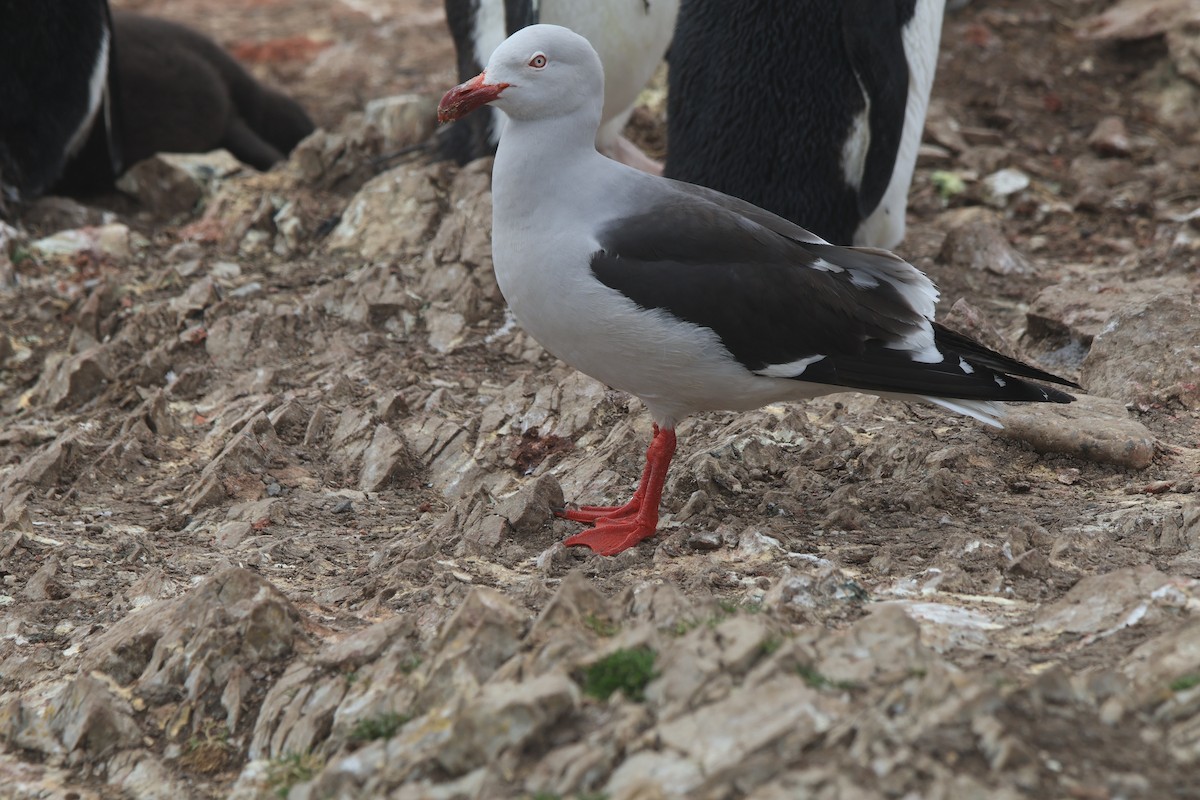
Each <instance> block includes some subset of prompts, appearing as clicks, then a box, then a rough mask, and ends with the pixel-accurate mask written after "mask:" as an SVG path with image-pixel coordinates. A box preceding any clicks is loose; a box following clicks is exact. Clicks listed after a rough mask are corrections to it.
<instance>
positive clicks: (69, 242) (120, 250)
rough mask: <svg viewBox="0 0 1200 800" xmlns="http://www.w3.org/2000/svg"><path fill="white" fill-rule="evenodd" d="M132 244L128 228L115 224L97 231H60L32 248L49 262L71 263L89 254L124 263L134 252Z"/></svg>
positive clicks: (32, 245)
mask: <svg viewBox="0 0 1200 800" xmlns="http://www.w3.org/2000/svg"><path fill="white" fill-rule="evenodd" d="M130 245H131V237H130V233H129V228H128V226H126V225H123V224H122V223H119V222H113V223H109V224H108V225H101V226H99V227H96V228H75V229H72V230H66V231H59V232H58V233H56V234H54V235H53V236H47V237H45V238H43V239H38V240H37V241H35V242H32V243H31V244H30V245H29V249H30V250H32V251H33V252H34V253H36V254H38V255H40V256H43V257H45V258H48V259H58V260H68V259H70V258H72V257H74V256H76V255H78V254H80V253H90V254H92V255H95V256H97V257H104V256H106V257H108V258H110V259H113V260H115V261H121V260H124V259H126V258H129V256H130V254H131V252H132V251H131V249H130Z"/></svg>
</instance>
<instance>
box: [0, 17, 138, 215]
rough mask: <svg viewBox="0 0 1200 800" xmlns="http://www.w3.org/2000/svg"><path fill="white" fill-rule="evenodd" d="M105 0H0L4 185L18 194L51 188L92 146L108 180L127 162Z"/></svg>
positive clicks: (0, 165) (13, 196)
mask: <svg viewBox="0 0 1200 800" xmlns="http://www.w3.org/2000/svg"><path fill="white" fill-rule="evenodd" d="M113 51H114V33H113V21H112V16H111V14H110V12H109V8H108V3H107V2H106V0H54V2H46V0H0V188H2V191H3V196H4V197H6V198H7V199H9V200H12V201H21V200H30V199H33V198H36V197H37V196H39V195H41V194H43V193H44V192H46V191H47V190H48V189H50V188H51V187H52V186H53V185H54V184H55V182H56V181H58V180H59V178H60V177H61V176H62V174H63V170H64V167H65V166H66V164H67V162H68V161H69V160H70V159H71V158H72V157H74V156H82V155H83V154H84V153H85V151H86V153H87V159H86V160H87V161H88V163H90V164H93V165H94V168H95V170H96V172H97V173H98V174H99V175H101V176H103V177H102V178H101V180H109V181H111V180H113V179H114V178H115V177H116V175H117V174H119V172H120V170H121V167H122V163H123V162H122V159H121V150H120V143H119V137H118V135H117V130H116V125H115V122H116V120H115V109H114V101H115V97H114V95H113V93H112V91H111V85H110V76H111V74H112V68H111V67H112V63H113Z"/></svg>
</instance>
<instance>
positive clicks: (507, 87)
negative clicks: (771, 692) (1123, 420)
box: [438, 25, 1075, 555]
mask: <svg viewBox="0 0 1200 800" xmlns="http://www.w3.org/2000/svg"><path fill="white" fill-rule="evenodd" d="M603 97H604V75H603V69H602V67H601V66H600V60H599V58H598V57H597V56H596V53H595V51H593V50H592V47H591V45H589V44H588V42H587V40H586V39H584V38H583V37H581V36H578V35H577V34H575V33H572V32H571V31H569V30H567V29H566V28H560V27H557V26H553V25H533V26H530V27H527V28H524V29H522V30H520V31H518V32H517V33H515V34H513V35H512V36H510V37H509V38H508V39H506V40H505V41H504V43H503V44H501V45H500V47H498V48H497V49H496V51H495V53H493V54H492V57H491V59H490V60H489V61H488V65H487V67H486V68H485V69H484V71H483V72H482V73H481V74H480V75H479V76H478V77H476V78H474V79H472V80H470V81H467V82H466V83H463V84H461V85H460V86H457V87H455V88H454V89H451V90H450V91H449V92H447V93H446V95H445V97H444V98H443V99H442V102H441V105H440V106H439V108H438V117H439V119H440V120H441V121H443V122H445V121H449V120H453V119H458V118H459V117H462V116H464V115H465V114H468V113H470V112H471V111H472V110H474V109H476V108H479V107H480V106H482V105H485V104H487V103H491V104H493V105H495V106H497V107H498V108H500V109H502V110H503V111H504V112H505V113H506V114H507V115H508V116H509V118H510V124H509V125H508V126H506V128H505V130H504V133H503V135H502V137H501V139H500V145H499V148H498V150H497V153H496V161H495V166H494V167H493V175H492V196H493V212H492V250H493V253H492V257H493V262H494V264H495V269H496V280H497V282H498V283H499V285H500V290H501V291H502V292H503V293H504V297H505V300H507V302H508V304H509V306H510V307H511V309H512V311H513V314H514V315H515V316H516V318H517V321H518V322H520V323H521V325H522V327H524V328H525V329H526V330H527V331H528V332H529V333H530V334H531V335H532V336H533V337H534V338H535V339H536V340H537V341H538V342H540V343H541V344H542V346H544V347H545V348H546V349H547V350H549V351H550V352H551V353H553V354H554V355H556V356H558V357H559V358H561V359H562V360H563V361H566V362H567V363H568V364H571V365H572V366H574V367H575V368H577V369H579V370H580V371H582V372H584V373H586V374H588V375H590V376H592V377H593V378H596V379H597V380H599V381H602V382H603V383H606V384H608V385H609V386H612V387H613V388H616V389H620V390H623V391H626V392H629V393H630V394H633V395H636V396H637V397H639V398H640V399H641V400H642V402H644V403H645V405H646V407H647V409H649V411H650V414H651V416H652V417H653V419H654V438H653V440H652V441H651V444H650V448H649V450H648V451H647V453H646V466H645V469H644V470H643V472H642V478H641V481H640V483H639V484H638V488H637V491H636V492H635V493H634V495H633V498H632V499H631V500H630V501H629V502H628V503H626V504H624V505H621V506H583V507H581V508H577V509H569V510H564V511H562V512H561V516H563V517H566V518H568V519H572V520H576V521H580V522H590V523H593V524H594V526H593V527H592V528H590V529H588V530H586V531H584V532H582V533H579V534H577V535H575V536H571V537H569V538H568V539H567V540H566V541H565V544H567V545H583V546H586V547H589V548H591V549H592V550H593V551H595V552H597V553H601V554H603V555H613V554H616V553H619V552H621V551H623V550H626V549H628V548H630V547H632V546H634V545H635V544H637V543H638V542H640V541H641V540H643V539H646V538H648V537H650V536H653V535H654V531H655V528H656V527H657V525H658V508H659V502H660V500H661V497H662V489H663V483H664V481H665V480H666V474H667V468H668V466H669V465H670V461H671V457H672V455H673V454H674V452H675V425H676V423H677V422H678V421H679V420H680V419H682V418H683V417H685V416H686V415H688V414H692V413H695V412H699V411H709V410H717V409H726V410H734V411H741V410H749V409H753V408H758V407H760V406H763V405H766V404H768V403H773V402H779V401H785V400H803V399H806V398H812V397H817V396H820V395H824V394H830V393H833V392H843V391H847V390H856V391H861V392H868V393H871V394H876V395H880V396H886V397H900V398H903V399H920V400H926V401H928V402H932V403H936V404H937V405H940V406H943V407H944V408H948V409H951V410H953V411H957V412H959V413H962V414H966V415H968V416H971V417H974V418H975V419H977V420H980V421H982V422H984V423H986V424H989V425H993V426H997V427H1002V424H1001V422H1000V419H1001V417H1002V416H1003V415H1004V408H1003V407H1002V406H1000V405H998V404H997V403H996V402H994V401H1033V402H1057V403H1066V402H1070V401H1071V400H1072V399H1074V398H1072V397H1071V396H1070V395H1068V394H1065V393H1063V392H1060V391H1058V390H1056V389H1051V388H1048V387H1044V386H1040V385H1038V384H1034V383H1030V382H1028V381H1025V380H1022V378H1034V379H1038V380H1044V381H1051V382H1054V383H1061V384H1064V385H1068V386H1074V385H1075V384H1073V383H1071V382H1070V381H1067V380H1065V379H1063V378H1059V377H1057V376H1054V375H1051V374H1050V373H1047V372H1044V371H1043V370H1040V369H1037V368H1036V367H1031V366H1028V365H1026V364H1022V363H1021V362H1019V361H1015V360H1013V359H1011V358H1008V357H1006V356H1003V355H1001V354H999V353H996V352H993V351H992V350H989V349H988V348H986V347H984V346H983V345H980V344H978V343H976V342H974V341H972V340H971V339H968V338H967V337H965V336H962V335H960V334H956V333H954V332H953V331H950V330H948V329H947V328H944V327H942V326H940V325H938V324H937V323H935V322H933V314H934V305H935V303H936V301H937V290H936V289H935V288H934V286H933V284H932V283H931V282H930V281H929V279H928V278H927V277H925V275H924V274H922V273H921V272H920V271H919V270H917V269H916V268H915V267H913V266H911V265H910V264H908V263H906V262H905V261H903V260H902V259H900V258H899V257H897V256H895V255H892V254H891V253H888V252H886V251H883V250H873V249H865V248H850V247H838V246H835V245H831V244H829V243H827V242H825V241H823V240H822V239H820V238H819V237H817V236H814V235H813V234H811V233H809V232H808V231H806V230H804V229H803V228H800V227H798V226H796V225H794V224H792V223H791V222H788V221H787V220H784V219H782V218H780V217H777V216H775V215H774V214H771V213H769V212H767V211H764V210H762V209H760V208H758V207H756V206H753V205H750V204H749V203H745V202H742V201H740V200H737V199H735V198H733V197H729V196H727V195H723V194H721V193H719V192H715V191H712V190H710V189H705V188H703V187H699V186H694V185H692V184H688V183H681V182H678V181H672V180H669V179H666V178H660V177H657V176H652V175H647V174H646V173H643V172H640V171H638V170H635V169H633V168H631V167H627V166H625V165H623V164H619V163H617V162H616V161H612V160H610V159H608V158H605V157H604V156H602V155H600V154H599V153H597V152H596V149H595V136H596V127H597V125H598V124H599V122H600V109H601V106H602V103H603Z"/></svg>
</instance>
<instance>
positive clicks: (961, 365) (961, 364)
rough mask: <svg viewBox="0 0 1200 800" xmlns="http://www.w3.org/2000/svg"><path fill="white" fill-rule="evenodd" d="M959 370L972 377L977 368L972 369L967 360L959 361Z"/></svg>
mask: <svg viewBox="0 0 1200 800" xmlns="http://www.w3.org/2000/svg"><path fill="white" fill-rule="evenodd" d="M958 368H959V369H961V370H962V371H963V372H965V373H967V374H968V375H970V374H971V373H973V372H974V371H975V368H974V367H972V366H971V365H970V364H968V363H967V360H966V359H965V358H959V359H958Z"/></svg>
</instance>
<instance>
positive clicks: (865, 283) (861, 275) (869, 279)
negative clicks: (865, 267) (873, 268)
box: [850, 269, 879, 289]
mask: <svg viewBox="0 0 1200 800" xmlns="http://www.w3.org/2000/svg"><path fill="white" fill-rule="evenodd" d="M850 282H851V283H853V284H854V285H855V286H857V287H858V288H859V289H876V288H878V287H879V281H877V280H876V279H875V276H874V275H870V274H868V273H866V272H863V271H861V270H857V269H852V270H850Z"/></svg>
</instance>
